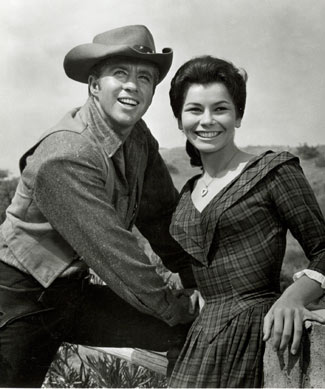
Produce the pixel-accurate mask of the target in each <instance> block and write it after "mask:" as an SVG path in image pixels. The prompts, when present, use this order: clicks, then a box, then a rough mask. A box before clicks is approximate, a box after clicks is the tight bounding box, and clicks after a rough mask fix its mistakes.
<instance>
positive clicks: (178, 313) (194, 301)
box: [169, 289, 203, 324]
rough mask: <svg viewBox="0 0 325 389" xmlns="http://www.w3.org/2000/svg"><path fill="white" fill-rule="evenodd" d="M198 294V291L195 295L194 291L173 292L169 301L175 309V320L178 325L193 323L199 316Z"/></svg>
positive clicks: (180, 290)
mask: <svg viewBox="0 0 325 389" xmlns="http://www.w3.org/2000/svg"><path fill="white" fill-rule="evenodd" d="M198 294H199V292H198V291H197V293H194V289H177V290H171V295H172V298H170V299H169V302H170V304H171V306H172V307H173V318H174V320H175V322H176V323H177V324H178V323H180V324H185V323H189V322H192V321H193V320H194V319H195V318H196V316H197V315H198V314H199V312H200V307H199V296H198ZM201 299H202V297H201ZM202 301H203V299H202Z"/></svg>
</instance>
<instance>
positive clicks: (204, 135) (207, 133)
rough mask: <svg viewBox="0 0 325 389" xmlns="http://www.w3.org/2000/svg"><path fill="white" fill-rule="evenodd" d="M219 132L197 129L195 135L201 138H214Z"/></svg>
mask: <svg viewBox="0 0 325 389" xmlns="http://www.w3.org/2000/svg"><path fill="white" fill-rule="evenodd" d="M219 134H221V131H197V132H196V135H198V136H199V137H201V138H214V137H215V136H218V135H219Z"/></svg>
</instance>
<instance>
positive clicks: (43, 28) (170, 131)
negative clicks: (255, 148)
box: [0, 0, 325, 174]
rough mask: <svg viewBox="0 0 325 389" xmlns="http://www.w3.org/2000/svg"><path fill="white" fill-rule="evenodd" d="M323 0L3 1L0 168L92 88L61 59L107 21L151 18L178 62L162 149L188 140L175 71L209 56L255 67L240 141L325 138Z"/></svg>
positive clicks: (14, 169) (153, 122) (151, 122)
mask: <svg viewBox="0 0 325 389" xmlns="http://www.w3.org/2000/svg"><path fill="white" fill-rule="evenodd" d="M324 17H325V1H324V0H312V1H311V0H123V1H122V0H28V1H26V0H0V48H1V51H2V54H1V61H0V78H1V79H0V82H1V91H0V103H1V110H0V120H1V130H0V169H9V171H10V172H11V173H12V174H17V173H18V160H19V157H20V156H21V155H22V154H23V153H24V151H25V150H27V148H29V147H30V146H32V145H33V144H34V142H35V141H37V139H38V138H39V137H40V135H41V134H42V133H43V132H44V131H46V130H47V129H48V128H50V127H52V126H53V125H54V124H56V123H57V122H58V121H59V120H60V118H61V117H62V116H63V115H64V114H65V113H66V112H67V111H69V110H70V109H72V108H73V107H76V106H80V105H82V104H83V103H84V102H85V100H86V98H87V86H86V85H85V84H81V83H78V82H76V81H73V80H71V79H69V78H68V77H67V76H66V75H65V73H64V70H63V66H62V63H63V59H64V56H65V55H66V53H67V52H68V51H69V50H70V49H72V48H73V47H74V46H77V45H79V44H83V43H90V42H91V41H92V39H93V37H94V36H95V35H96V34H98V33H101V32H104V31H107V30H109V29H112V28H115V27H120V26H123V25H128V24H144V25H146V26H147V27H148V28H149V29H150V30H151V32H152V34H153V36H154V39H155V44H156V49H157V52H161V51H162V49H163V48H164V47H171V48H173V51H174V60H173V65H172V67H171V70H170V72H169V74H168V75H167V77H166V78H165V80H164V81H163V82H162V83H161V84H160V85H159V86H158V87H157V89H156V93H155V96H154V99H153V103H152V105H151V107H150V108H149V110H148V112H147V114H146V115H145V120H146V122H147V124H148V126H149V127H150V129H151V131H152V133H153V134H154V136H155V137H156V138H157V140H158V141H159V144H160V146H161V147H165V148H170V147H178V146H183V145H184V144H185V138H184V135H183V134H182V133H181V132H180V131H179V130H178V128H177V122H176V120H175V118H174V117H173V115H172V111H171V108H170V105H169V97H168V91H169V86H170V81H171V78H172V76H173V75H174V74H175V72H176V70H177V69H178V67H179V66H180V65H182V64H183V63H184V62H185V61H187V60H189V59H190V58H193V57H195V56H198V55H203V54H210V55H213V56H217V57H220V58H223V59H226V60H229V61H231V62H232V63H234V65H235V66H237V67H243V68H245V69H246V71H247V73H248V77H249V78H248V83H247V91H248V96H247V105H246V112H245V116H244V119H243V121H242V125H241V128H240V129H238V130H237V133H236V142H237V144H238V146H247V145H285V146H290V147H295V146H298V145H301V144H303V143H308V144H309V145H318V144H325V128H324V123H323V122H324V115H325V110H324V108H323V104H324V102H325V66H324V65H325V45H324V40H325V23H324Z"/></svg>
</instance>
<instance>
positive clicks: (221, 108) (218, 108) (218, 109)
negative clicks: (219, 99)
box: [215, 107, 227, 112]
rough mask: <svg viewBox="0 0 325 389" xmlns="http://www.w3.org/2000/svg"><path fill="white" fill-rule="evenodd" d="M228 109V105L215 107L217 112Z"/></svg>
mask: <svg viewBox="0 0 325 389" xmlns="http://www.w3.org/2000/svg"><path fill="white" fill-rule="evenodd" d="M226 110H227V107H217V108H216V109H215V111H216V112H221V111H226Z"/></svg>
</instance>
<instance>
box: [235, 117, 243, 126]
mask: <svg viewBox="0 0 325 389" xmlns="http://www.w3.org/2000/svg"><path fill="white" fill-rule="evenodd" d="M241 119H242V118H237V119H236V121H235V128H239V127H240V126H241Z"/></svg>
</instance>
